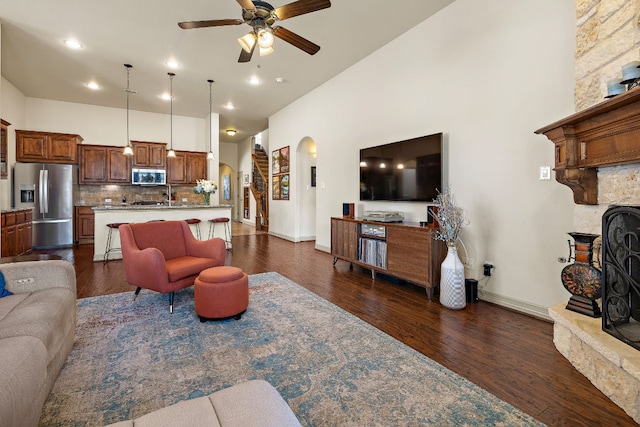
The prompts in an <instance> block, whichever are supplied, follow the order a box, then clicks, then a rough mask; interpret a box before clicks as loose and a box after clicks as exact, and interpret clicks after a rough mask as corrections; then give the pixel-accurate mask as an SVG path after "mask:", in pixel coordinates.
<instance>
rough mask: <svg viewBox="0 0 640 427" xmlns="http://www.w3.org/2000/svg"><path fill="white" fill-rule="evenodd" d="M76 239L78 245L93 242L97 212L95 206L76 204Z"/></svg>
mask: <svg viewBox="0 0 640 427" xmlns="http://www.w3.org/2000/svg"><path fill="white" fill-rule="evenodd" d="M74 224H75V226H74V234H75V236H74V239H73V240H74V241H75V242H76V244H78V245H87V244H93V240H94V235H95V214H94V212H93V206H76V209H75V221H74Z"/></svg>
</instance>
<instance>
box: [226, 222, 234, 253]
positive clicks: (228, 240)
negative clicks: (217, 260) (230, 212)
mask: <svg viewBox="0 0 640 427" xmlns="http://www.w3.org/2000/svg"><path fill="white" fill-rule="evenodd" d="M224 237H225V239H226V240H225V243H224V245H225V248H226V249H227V250H228V251H232V252H233V246H232V244H231V221H229V222H226V223H225V226H224Z"/></svg>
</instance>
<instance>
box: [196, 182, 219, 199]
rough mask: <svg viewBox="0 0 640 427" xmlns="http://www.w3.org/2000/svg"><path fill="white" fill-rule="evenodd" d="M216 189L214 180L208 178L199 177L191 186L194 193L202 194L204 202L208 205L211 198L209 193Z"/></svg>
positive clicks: (216, 185)
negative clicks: (193, 185) (194, 184)
mask: <svg viewBox="0 0 640 427" xmlns="http://www.w3.org/2000/svg"><path fill="white" fill-rule="evenodd" d="M217 190H218V184H216V182H215V181H211V180H208V179H199V180H197V181H196V186H195V187H193V192H194V193H196V194H202V195H203V196H204V204H205V205H208V204H209V202H210V200H211V194H213V193H215V192H216V191H217Z"/></svg>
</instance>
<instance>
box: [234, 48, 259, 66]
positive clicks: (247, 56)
mask: <svg viewBox="0 0 640 427" xmlns="http://www.w3.org/2000/svg"><path fill="white" fill-rule="evenodd" d="M257 44H258V43H254V44H253V47H252V48H251V52H247V51H246V50H244V49H240V57H239V58H238V62H249V61H251V57H252V56H253V51H254V50H256V45H257Z"/></svg>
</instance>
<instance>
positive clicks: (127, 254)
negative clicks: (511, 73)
mask: <svg viewBox="0 0 640 427" xmlns="http://www.w3.org/2000/svg"><path fill="white" fill-rule="evenodd" d="M120 243H121V247H122V260H123V261H124V270H125V274H126V277H127V282H128V283H129V284H130V285H132V286H136V291H135V296H138V293H140V290H141V289H142V288H144V289H150V290H153V291H156V292H160V293H163V294H166V293H169V312H170V313H173V296H174V292H175V291H177V290H179V289H183V288H187V287H189V286H192V285H193V283H194V281H195V279H196V277H198V274H200V272H201V271H202V270H205V269H207V268H210V267H216V266H219V265H224V263H225V256H226V246H225V243H224V240H222V239H220V238H217V237H216V238H213V239H209V240H202V241H201V240H197V239H196V238H195V237H193V234H192V233H191V229H190V228H189V224H187V223H186V222H185V221H156V222H145V223H137V224H124V225H121V226H120ZM134 298H135V297H134Z"/></svg>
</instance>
